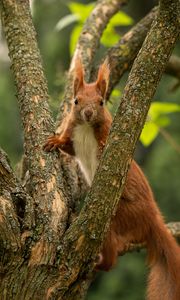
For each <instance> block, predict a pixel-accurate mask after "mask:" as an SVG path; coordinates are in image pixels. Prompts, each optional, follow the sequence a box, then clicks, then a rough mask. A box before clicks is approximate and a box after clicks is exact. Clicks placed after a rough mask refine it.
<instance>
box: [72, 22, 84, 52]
mask: <svg viewBox="0 0 180 300" xmlns="http://www.w3.org/2000/svg"><path fill="white" fill-rule="evenodd" d="M81 30H82V25H76V26H75V27H74V29H73V30H72V33H71V37H70V54H71V55H72V54H73V53H74V50H75V47H76V43H77V41H78V38H79V35H80V33H81Z"/></svg>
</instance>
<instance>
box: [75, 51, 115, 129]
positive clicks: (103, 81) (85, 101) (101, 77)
mask: <svg viewBox="0 0 180 300" xmlns="http://www.w3.org/2000/svg"><path fill="white" fill-rule="evenodd" d="M109 75H110V68H109V65H108V62H107V60H105V61H104V63H103V64H102V65H101V66H100V67H99V71H98V75H97V80H96V81H95V82H92V83H86V82H85V79H84V69H83V65H82V62H81V59H80V58H79V57H77V58H76V60H75V65H74V81H73V93H74V99H73V103H72V111H73V114H74V117H75V119H76V120H78V121H79V122H80V123H82V122H87V123H89V124H91V125H94V124H98V123H100V122H103V121H104V105H105V99H106V92H107V89H108V83H109Z"/></svg>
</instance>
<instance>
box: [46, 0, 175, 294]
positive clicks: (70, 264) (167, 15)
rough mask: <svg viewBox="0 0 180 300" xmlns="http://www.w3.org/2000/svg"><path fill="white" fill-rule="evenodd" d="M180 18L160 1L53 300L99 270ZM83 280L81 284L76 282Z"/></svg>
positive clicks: (69, 242)
mask: <svg viewBox="0 0 180 300" xmlns="http://www.w3.org/2000/svg"><path fill="white" fill-rule="evenodd" d="M161 2H162V1H161ZM166 2H168V1H165V3H166ZM162 10H164V11H162ZM178 18H179V1H178V0H171V3H169V5H163V6H162V5H160V10H159V13H158V15H157V18H155V20H154V22H153V24H152V27H151V29H150V31H149V33H148V35H147V37H146V39H145V41H144V43H143V46H142V48H141V50H140V51H139V54H138V56H137V58H136V60H135V62H134V65H133V67H132V70H131V73H130V75H129V79H128V82H127V85H126V87H125V90H124V94H123V97H122V100H121V103H120V106H119V108H118V111H117V114H116V116H115V118H114V121H113V124H112V129H111V132H110V136H109V139H108V143H107V146H106V147H105V150H104V152H103V155H102V159H101V161H100V165H99V168H98V172H96V174H95V178H94V181H93V184H92V188H91V190H90V192H89V193H88V196H87V198H86V202H85V205H84V207H83V208H82V210H81V212H80V215H79V217H78V218H77V220H76V221H75V222H74V223H73V224H72V225H71V227H70V228H69V229H68V231H67V232H66V235H65V237H64V244H63V246H62V248H61V249H62V251H61V266H63V267H62V268H61V267H60V276H59V278H58V280H57V281H56V284H55V285H54V286H53V287H52V289H51V290H50V291H49V294H48V296H49V298H50V299H53V297H56V296H57V295H58V296H59V297H60V298H61V299H67V298H68V297H69V298H68V299H77V298H76V297H77V294H78V292H79V290H80V289H81V288H80V286H81V284H83V283H84V282H85V281H86V279H85V278H84V276H85V273H86V274H87V276H88V274H90V273H91V271H92V269H93V262H92V258H94V260H95V258H96V256H97V254H98V252H99V248H100V245H101V243H102V241H103V240H104V237H105V233H106V231H107V228H108V226H109V223H110V219H111V216H112V215H113V214H115V211H116V208H117V205H118V202H119V199H120V196H121V193H122V190H123V187H124V184H125V180H126V175H127V172H128V167H129V165H130V163H131V158H132V155H133V153H134V149H135V145H136V142H137V140H138V138H139V135H140V132H141V130H142V127H143V124H144V122H145V120H146V116H147V112H148V109H149V106H150V102H151V99H152V97H153V95H154V93H155V90H156V87H157V85H158V83H159V80H160V78H161V76H162V74H163V72H164V69H165V66H166V64H167V62H168V59H169V57H170V55H171V52H172V49H173V47H174V45H175V42H176V40H177V38H178V35H179V19H178ZM119 141H121V142H119ZM109 178H111V179H112V180H111V182H109ZM83 271H84V272H85V273H83ZM77 279H78V285H75V282H76V280H77ZM59 286H61V287H62V286H63V290H58V287H59ZM69 291H70V292H69ZM70 293H71V295H70Z"/></svg>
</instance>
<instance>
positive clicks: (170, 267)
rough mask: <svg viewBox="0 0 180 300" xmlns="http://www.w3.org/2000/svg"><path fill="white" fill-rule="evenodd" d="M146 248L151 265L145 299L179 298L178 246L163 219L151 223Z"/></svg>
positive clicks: (179, 248) (179, 266)
mask: <svg viewBox="0 0 180 300" xmlns="http://www.w3.org/2000/svg"><path fill="white" fill-rule="evenodd" d="M159 224H161V226H159ZM147 248H148V254H149V262H150V266H151V271H150V275H149V280H148V290H147V299H148V300H180V247H179V246H178V245H177V243H176V241H175V239H174V238H173V237H172V235H171V233H170V232H169V231H168V229H167V228H166V226H165V224H164V223H163V221H161V220H158V226H157V225H156V224H155V222H154V223H153V226H152V232H151V235H150V237H149V238H148V241H147Z"/></svg>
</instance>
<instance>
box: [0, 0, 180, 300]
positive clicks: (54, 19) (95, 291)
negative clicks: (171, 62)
mask: <svg viewBox="0 0 180 300" xmlns="http://www.w3.org/2000/svg"><path fill="white" fill-rule="evenodd" d="M129 2H130V1H129ZM78 3H81V4H84V5H85V4H89V3H91V1H85V0H84V1H78ZM155 4H156V1H153V0H148V1H144V0H139V1H131V2H130V3H129V4H128V5H126V6H124V7H123V9H122V11H123V12H124V13H125V15H123V14H121V18H122V19H119V21H118V22H119V23H118V24H117V22H116V21H117V20H116V21H114V25H113V24H112V25H113V26H115V27H113V26H111V27H112V28H110V29H111V30H113V31H114V37H113V38H112V36H111V43H113V42H114V41H116V39H117V36H118V35H119V36H120V35H123V34H124V33H125V32H126V31H127V30H129V29H130V28H131V26H132V24H131V23H132V22H134V24H135V23H136V22H137V21H138V20H140V19H141V18H142V17H143V16H144V15H145V14H146V13H147V12H148V11H149V10H150V9H151V8H152V7H153V6H154V5H155ZM91 6H92V5H91ZM76 7H77V6H76ZM89 7H90V6H89ZM71 8H72V3H71V2H70V1H62V0H61V1H60V0H34V1H33V3H32V14H33V20H34V25H35V28H36V31H37V39H38V44H39V48H40V51H41V55H42V59H43V64H44V69H45V74H46V77H47V79H48V86H49V93H50V106H51V108H52V110H53V114H54V116H56V114H57V110H58V107H59V102H60V101H61V98H62V94H63V88H64V84H65V75H64V74H65V72H66V71H67V70H68V66H69V62H70V56H71V54H70V48H71V51H73V50H72V49H73V46H72V43H73V42H74V41H73V42H72V39H74V40H75V39H76V37H73V36H72V32H75V31H76V35H77V32H78V30H79V29H77V27H78V26H81V25H82V23H83V20H82V19H81V17H79V16H83V15H85V8H83V7H82V8H81V11H80V12H79V13H80V14H79V15H78V12H77V15H78V17H77V15H76V17H75V20H74V22H72V21H73V17H69V21H66V20H67V19H62V18H64V17H65V16H67V15H70V14H72V13H73V9H71ZM83 9H84V11H83ZM87 10H88V8H87V9H86V13H87ZM123 16H124V19H123ZM128 16H129V19H128ZM60 20H61V21H60ZM62 20H63V22H62ZM64 20H65V21H64ZM128 20H129V21H128ZM59 22H60V23H59ZM67 22H69V26H65V25H67V24H65V23H67ZM57 24H58V25H57ZM62 27H64V28H62ZM75 28H76V29H75ZM60 29H61V30H60ZM108 30H109V29H108ZM1 31H2V29H1ZM110 34H111V35H112V34H113V33H112V32H111V33H110ZM104 40H105V43H104V45H103V46H101V47H100V50H99V53H98V56H97V57H98V58H100V57H101V56H102V54H103V53H104V51H105V49H106V46H105V44H106V40H107V38H106V37H104ZM174 54H176V55H178V54H180V47H179V45H177V46H176V49H175V50H174ZM9 67H10V62H9V59H8V50H7V47H6V42H5V40H4V37H3V33H2V32H1V36H0V145H1V147H2V148H3V149H4V150H5V151H6V152H7V153H8V155H9V157H10V159H11V162H12V165H13V166H15V165H16V163H17V162H18V160H19V159H20V157H21V155H22V151H23V133H22V126H21V121H20V116H19V111H18V105H17V99H16V96H15V94H16V91H15V88H14V83H13V78H12V75H11V72H10V69H9ZM127 76H128V74H125V75H124V76H123V78H122V79H121V82H120V84H119V85H118V87H117V91H116V92H114V94H113V97H112V100H113V101H112V102H113V105H112V104H110V109H111V110H112V112H113V111H114V110H115V107H116V106H117V105H118V101H119V99H120V94H121V92H122V90H123V88H124V85H125V82H126V80H127ZM175 83H176V79H175V78H173V77H170V76H168V75H164V76H163V78H162V80H161V83H160V85H159V87H158V90H157V92H156V95H155V96H154V101H158V102H161V103H166V102H168V103H175V104H176V105H177V104H178V105H180V88H179V89H176V90H175V91H173V92H172V91H171V88H172V86H173V85H174V84H175ZM167 110H168V109H167ZM175 110H177V111H176V112H171V113H170V114H167V115H166V114H165V119H166V120H165V121H167V123H168V124H166V125H168V126H166V127H163V130H165V135H166V137H164V135H162V133H159V134H157V137H156V138H155V136H154V140H153V142H152V143H151V144H150V145H149V146H148V147H147V146H146V147H145V146H144V145H142V143H141V142H139V144H138V147H137V151H136V160H137V161H138V162H139V164H140V165H141V167H142V168H143V170H144V172H145V174H146V175H147V177H148V179H149V181H150V183H151V186H152V188H153V191H154V194H155V198H156V200H157V202H158V204H159V206H160V208H161V210H162V213H163V215H164V216H165V219H166V220H167V221H180V212H179V203H180V188H179V187H180V178H179V170H180V150H179V149H180V146H179V144H180V135H179V131H180V113H179V112H178V109H175ZM172 111H174V110H173V109H172ZM169 112H170V111H169ZM161 121H162V120H161ZM163 122H164V114H163ZM151 132H152V128H151V127H150V129H149V132H148V131H147V132H146V136H147V139H148V136H149V135H150V134H151ZM163 132H164V131H163ZM145 138H146V137H145ZM145 257H146V256H145V251H141V252H140V253H131V254H126V255H125V256H123V257H120V258H119V263H118V266H116V268H115V269H113V270H112V271H111V272H109V273H101V274H99V275H97V278H96V280H95V281H94V282H93V284H92V286H91V288H90V290H89V292H88V295H87V299H88V300H102V299H103V300H116V299H123V300H141V299H144V298H145V286H146V279H147V271H148V269H147V265H146V258H145Z"/></svg>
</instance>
